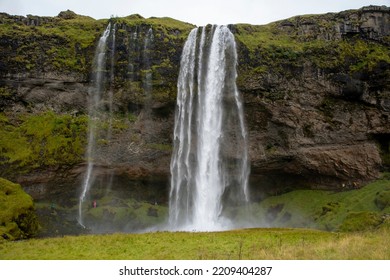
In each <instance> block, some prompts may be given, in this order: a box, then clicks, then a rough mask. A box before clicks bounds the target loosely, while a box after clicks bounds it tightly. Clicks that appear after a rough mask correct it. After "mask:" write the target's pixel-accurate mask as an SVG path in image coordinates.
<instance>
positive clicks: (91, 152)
mask: <svg viewBox="0 0 390 280" xmlns="http://www.w3.org/2000/svg"><path fill="white" fill-rule="evenodd" d="M110 33H111V23H109V24H108V26H107V28H106V29H105V31H104V32H103V34H102V36H101V37H100V39H99V43H98V45H97V47H96V51H95V57H94V62H93V69H94V73H93V81H92V86H91V88H90V90H89V97H88V114H89V123H88V146H87V150H86V158H87V171H86V173H85V175H84V180H83V184H82V192H81V195H80V198H79V217H78V221H79V223H80V225H82V226H84V227H85V225H84V220H83V206H84V201H85V199H86V196H87V194H88V192H89V190H90V188H91V185H92V184H93V177H94V176H93V175H92V173H93V169H94V159H95V157H96V156H97V154H96V148H97V147H96V134H97V130H98V123H99V121H101V118H102V111H103V110H102V106H103V105H104V103H105V101H104V97H103V94H104V92H105V85H106V53H107V41H108V38H109V36H110ZM114 33H115V32H114ZM113 44H114V43H113ZM112 67H113V66H112ZM111 75H113V70H112V71H111ZM110 78H111V79H112V77H110ZM108 103H109V104H108V108H109V114H110V115H111V114H112V92H111V91H110V92H109V97H108ZM108 123H109V129H108V132H107V136H106V137H110V134H111V128H110V127H111V125H110V116H109V118H108Z"/></svg>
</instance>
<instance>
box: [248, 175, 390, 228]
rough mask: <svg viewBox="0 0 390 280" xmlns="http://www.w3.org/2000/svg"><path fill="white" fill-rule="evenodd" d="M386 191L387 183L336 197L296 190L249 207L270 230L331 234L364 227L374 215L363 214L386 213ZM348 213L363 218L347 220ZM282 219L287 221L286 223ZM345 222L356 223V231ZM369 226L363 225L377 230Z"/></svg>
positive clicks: (337, 194) (331, 193)
mask: <svg viewBox="0 0 390 280" xmlns="http://www.w3.org/2000/svg"><path fill="white" fill-rule="evenodd" d="M389 188H390V181H389V180H378V181H376V182H373V183H371V184H369V185H367V186H365V187H363V188H361V189H358V190H350V191H344V192H337V193H334V192H331V191H320V190H296V191H292V192H289V193H286V194H283V195H280V196H272V197H268V198H266V199H265V200H263V201H262V202H261V203H259V204H255V205H253V207H254V208H253V211H254V212H255V216H257V218H258V220H259V221H267V220H268V222H269V223H270V224H271V225H272V226H278V227H279V226H280V227H311V228H318V229H323V230H334V231H337V230H347V229H350V230H353V229H354V228H356V229H358V228H359V227H360V226H361V227H363V225H364V224H367V221H366V220H369V217H371V216H372V215H374V214H366V213H375V217H376V216H377V217H382V216H383V215H388V214H389V213H390V207H389V206H388V204H387V203H388V201H387V199H388V190H389ZM277 205H283V207H282V208H280V209H279V208H276V206H277ZM270 209H271V210H270ZM272 209H273V210H272ZM275 209H279V211H275ZM351 213H363V214H361V215H360V214H359V215H355V216H354V215H352V216H350V214H351ZM286 215H287V216H289V219H286ZM359 217H360V218H362V221H361V224H358V221H357V220H358V219H359ZM271 218H272V219H271ZM366 218H367V219H366ZM349 220H351V223H356V224H357V225H356V227H354V226H353V225H350V224H349V222H348V221H349ZM373 222H374V224H372V225H371V224H367V226H368V227H370V226H374V225H375V227H377V226H379V224H380V223H379V222H378V221H377V220H376V219H374V218H373ZM377 222H378V223H377Z"/></svg>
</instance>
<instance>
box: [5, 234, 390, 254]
mask: <svg viewBox="0 0 390 280" xmlns="http://www.w3.org/2000/svg"><path fill="white" fill-rule="evenodd" d="M389 233H390V231H389V230H388V229H382V230H379V231H374V232H367V233H353V234H352V233H330V232H322V231H315V230H306V229H246V230H235V231H227V232H203V233H201V232H191V233H190V232H154V233H144V234H112V235H89V236H78V237H76V236H65V237H60V238H48V239H31V240H26V241H21V242H3V243H0V259H39V260H45V259H93V260H94V259H106V260H108V259H113V260H121V259H130V260H131V259H132V260H147V259H161V260H162V259H164V260H165V259H167V260H173V259H183V260H184V259H191V260H204V259H233V260H234V259H389V258H390V234H389Z"/></svg>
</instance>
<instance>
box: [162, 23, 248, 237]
mask: <svg viewBox="0 0 390 280" xmlns="http://www.w3.org/2000/svg"><path fill="white" fill-rule="evenodd" d="M236 64H237V53H236V45H235V40H234V35H233V34H232V33H231V32H230V30H229V29H228V28H227V27H226V26H207V27H200V28H195V29H193V30H192V31H191V33H190V34H189V36H188V39H187V41H186V43H185V45H184V49H183V53H182V57H181V62H180V73H179V79H178V83H177V87H178V93H177V106H176V115H175V126H174V143H173V145H174V147H173V154H172V159H171V166H170V170H171V190H170V205H169V225H170V227H171V229H174V230H199V231H204V230H222V229H228V228H232V227H235V226H236V221H235V220H234V217H233V218H232V217H229V214H228V210H229V207H234V206H238V205H243V204H245V203H246V202H247V201H248V191H247V189H248V187H247V185H248V175H249V165H248V152H247V132H246V128H245V122H244V115H243V106H242V102H241V98H240V94H239V92H238V90H237V86H236V78H237V72H236Z"/></svg>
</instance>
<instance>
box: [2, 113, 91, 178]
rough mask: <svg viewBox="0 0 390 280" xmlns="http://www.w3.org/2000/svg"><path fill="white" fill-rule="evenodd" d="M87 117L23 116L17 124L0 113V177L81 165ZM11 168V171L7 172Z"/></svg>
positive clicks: (49, 114) (57, 115)
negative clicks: (0, 175)
mask: <svg viewBox="0 0 390 280" xmlns="http://www.w3.org/2000/svg"><path fill="white" fill-rule="evenodd" d="M87 120H88V118H87V117H86V116H78V117H76V116H72V115H69V114H56V113H54V112H52V111H47V112H44V113H42V114H35V115H34V114H25V115H22V116H19V117H18V119H17V120H12V119H10V118H9V117H8V116H7V115H6V114H3V113H0V125H1V126H0V134H1V135H2V136H1V138H0V152H1V158H0V174H3V175H7V176H11V177H12V175H13V174H10V171H12V172H13V173H14V172H15V173H18V172H29V171H31V170H34V169H38V168H47V167H53V166H54V167H58V166H62V167H64V166H69V165H73V164H76V163H79V162H80V161H82V158H83V154H84V147H85V143H86V139H85V134H86V130H87ZM10 167H11V168H10Z"/></svg>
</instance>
